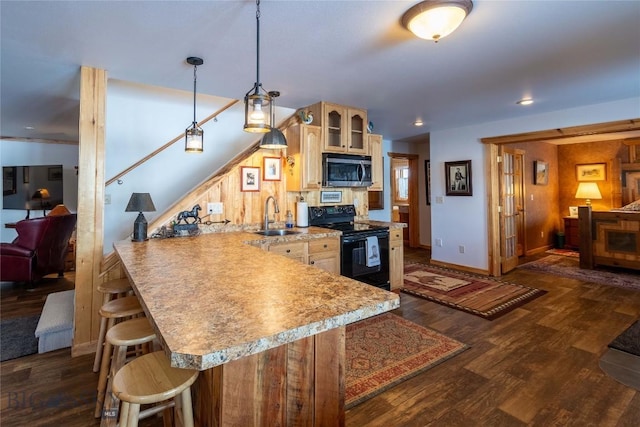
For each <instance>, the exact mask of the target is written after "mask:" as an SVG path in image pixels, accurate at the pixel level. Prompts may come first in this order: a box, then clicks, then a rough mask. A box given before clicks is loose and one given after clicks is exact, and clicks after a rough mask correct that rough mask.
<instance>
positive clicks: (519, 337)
mask: <svg viewBox="0 0 640 427" xmlns="http://www.w3.org/2000/svg"><path fill="white" fill-rule="evenodd" d="M428 259H429V253H428V251H424V250H421V249H409V248H405V260H406V261H408V262H414V261H418V262H421V261H422V262H424V261H428ZM503 280H507V281H512V282H516V283H521V284H524V285H528V286H532V287H537V288H541V289H544V290H547V291H548V293H547V294H546V295H544V296H542V297H540V298H538V299H536V300H534V301H531V302H529V303H527V304H526V305H524V306H522V307H520V308H517V309H515V310H514V311H512V312H510V313H508V314H506V315H504V316H503V317H500V318H498V319H496V320H493V321H488V320H484V319H481V318H479V317H476V316H474V315H471V314H468V313H464V312H461V311H457V310H454V309H451V308H448V307H444V306H441V305H438V304H435V303H432V302H429V301H426V300H423V299H419V298H416V297H413V296H411V295H407V294H400V298H401V307H400V308H399V309H398V310H397V311H396V312H397V313H398V314H400V315H401V316H403V317H405V318H407V319H409V320H412V321H413V322H416V323H418V324H421V325H423V326H427V327H430V328H432V329H435V330H437V331H439V332H441V333H444V334H445V335H447V336H450V337H452V338H455V339H457V340H459V341H462V342H464V343H466V344H468V345H469V346H470V347H471V348H470V349H469V350H467V351H465V352H463V353H462V354H460V355H458V356H456V357H454V358H453V359H450V360H448V361H447V362H445V363H443V364H441V365H438V366H436V367H434V368H432V369H430V370H428V371H426V372H424V373H422V374H420V375H417V376H415V377H413V378H411V379H409V380H407V381H405V382H403V383H401V384H399V385H397V386H395V387H393V388H391V389H390V390H388V391H386V392H384V393H382V394H380V395H378V396H376V397H374V398H372V399H370V400H368V401H366V402H364V403H362V404H360V405H358V406H356V407H354V408H352V409H350V410H349V411H347V414H346V424H347V426H351V427H359V426H385V427H391V426H431V425H432V426H550V425H556V426H636V427H637V426H639V425H640V391H637V390H634V389H632V388H629V387H626V386H624V385H622V384H620V383H618V382H616V381H614V380H613V379H611V378H609V377H607V376H606V375H605V374H604V373H603V372H602V371H601V370H600V368H599V366H598V360H599V358H600V355H601V354H602V353H603V352H604V351H605V350H606V347H607V344H608V343H609V342H610V341H611V340H613V339H614V338H615V337H616V336H617V335H618V334H620V333H621V332H622V331H623V330H624V329H626V328H627V327H628V326H629V325H631V324H632V323H633V322H634V321H635V320H636V319H638V318H640V292H637V291H631V290H626V289H621V288H616V287H613V286H604V285H597V284H593V283H588V282H582V281H579V280H573V279H563V278H559V277H557V276H552V275H545V274H540V273H536V272H533V271H528V270H524V269H516V270H515V271H513V272H511V273H509V274H508V275H506V276H504V277H503ZM56 290H59V289H56ZM30 295H31V296H30ZM34 298H37V296H36V294H29V293H27V292H19V291H16V292H13V291H11V292H7V293H5V290H4V289H3V290H2V306H1V308H2V316H3V317H4V316H5V314H10V313H13V314H16V313H19V312H20V311H21V305H23V304H24V307H25V310H27V309H29V310H33V309H34V308H33V307H35V306H36V305H37V304H36V303H35V302H34V301H33V299H34ZM43 302H44V300H43V299H42V303H43ZM27 307H28V308H27ZM5 310H6V311H5ZM92 363H93V355H87V356H82V357H77V358H73V359H72V358H71V357H70V351H69V350H68V349H65V350H58V351H55V352H51V353H46V354H43V355H33V356H27V357H23V358H19V359H15V360H10V361H6V362H3V363H2V364H1V376H0V385H1V388H2V390H1V392H2V398H1V408H2V410H1V412H0V424H1V425H2V426H25V425H32V426H41V425H47V426H48V425H60V426H94V425H98V423H97V422H96V421H94V419H93V416H92V412H93V405H94V398H95V387H96V383H97V374H94V373H93V372H91V366H92ZM145 421H146V422H143V423H141V425H147V426H155V425H162V424H161V422H160V420H158V419H153V420H145Z"/></svg>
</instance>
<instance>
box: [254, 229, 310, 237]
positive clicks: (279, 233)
mask: <svg viewBox="0 0 640 427" xmlns="http://www.w3.org/2000/svg"><path fill="white" fill-rule="evenodd" d="M255 234H259V235H261V236H288V235H290V234H300V231H294V230H260V231H256V232H255Z"/></svg>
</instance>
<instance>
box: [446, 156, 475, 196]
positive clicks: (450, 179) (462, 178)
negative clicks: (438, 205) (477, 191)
mask: <svg viewBox="0 0 640 427" xmlns="http://www.w3.org/2000/svg"><path fill="white" fill-rule="evenodd" d="M444 175H445V182H446V186H447V190H446V195H447V196H472V195H473V191H472V190H471V160H459V161H457V162H445V163H444Z"/></svg>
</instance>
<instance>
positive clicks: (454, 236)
mask: <svg viewBox="0 0 640 427" xmlns="http://www.w3.org/2000/svg"><path fill="white" fill-rule="evenodd" d="M638 117H640V98H631V99H626V100H621V101H615V102H608V103H603V104H595V105H589V106H584V107H579V108H572V109H567V110H561V111H555V112H551V113H545V114H538V115H531V116H527V117H521V118H518V119H511V120H503V121H497V122H491V123H483V124H480V125H474V126H467V127H461V128H457V129H448V130H441V131H434V132H432V133H431V183H432V184H433V188H432V191H431V194H432V204H431V215H432V217H431V218H432V219H431V230H432V241H433V243H434V244H433V245H432V255H431V256H432V259H434V260H437V261H441V262H445V263H450V264H457V265H463V266H468V267H473V268H478V269H483V270H486V269H488V267H489V260H488V236H487V214H488V213H487V204H486V201H487V194H486V188H485V187H486V177H485V176H486V171H485V161H484V160H485V159H484V147H483V144H482V143H481V142H480V138H485V137H492V136H500V135H508V134H514V133H523V132H531V131H538V130H545V129H554V128H561V127H570V126H579V125H586V124H593V123H602V122H608V121H616V120H624V119H633V118H638ZM456 160H471V161H472V187H473V196H472V197H465V196H455V197H447V196H445V182H444V162H447V161H456ZM437 197H442V201H443V202H442V203H437V202H436V198H437ZM436 239H442V242H443V245H442V247H438V246H436V245H435V240H436ZM460 245H464V246H465V253H464V254H460V253H459V251H458V247H459V246H460Z"/></svg>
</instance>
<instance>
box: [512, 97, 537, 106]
mask: <svg viewBox="0 0 640 427" xmlns="http://www.w3.org/2000/svg"><path fill="white" fill-rule="evenodd" d="M516 104H518V105H531V104H533V99H531V98H523V99H521V100H520V101H518V102H516Z"/></svg>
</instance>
